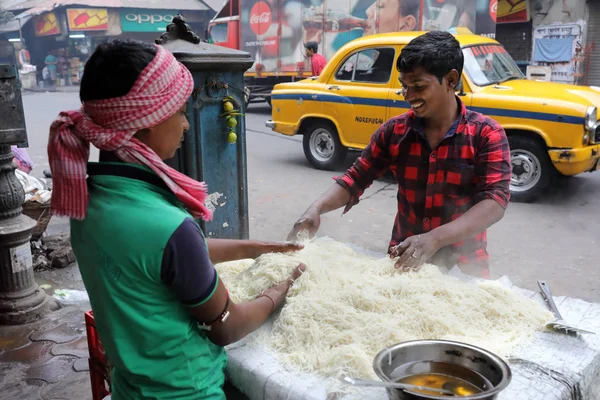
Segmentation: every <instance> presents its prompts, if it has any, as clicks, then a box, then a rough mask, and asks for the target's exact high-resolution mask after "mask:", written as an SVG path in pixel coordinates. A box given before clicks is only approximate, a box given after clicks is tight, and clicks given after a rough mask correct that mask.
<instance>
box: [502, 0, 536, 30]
mask: <svg viewBox="0 0 600 400" xmlns="http://www.w3.org/2000/svg"><path fill="white" fill-rule="evenodd" d="M530 18H531V16H530V14H529V0H498V21H497V22H498V23H499V24H510V23H513V22H527V21H529V19H530Z"/></svg>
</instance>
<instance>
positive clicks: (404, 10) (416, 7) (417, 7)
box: [400, 0, 421, 21]
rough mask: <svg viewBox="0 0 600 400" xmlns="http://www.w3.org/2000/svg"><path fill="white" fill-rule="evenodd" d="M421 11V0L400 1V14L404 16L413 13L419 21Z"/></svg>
mask: <svg viewBox="0 0 600 400" xmlns="http://www.w3.org/2000/svg"><path fill="white" fill-rule="evenodd" d="M420 11H421V0H402V1H401V2H400V15H402V16H403V17H406V16H409V15H412V16H413V17H415V19H416V20H417V21H419V12H420Z"/></svg>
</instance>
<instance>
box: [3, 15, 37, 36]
mask: <svg viewBox="0 0 600 400" xmlns="http://www.w3.org/2000/svg"><path fill="white" fill-rule="evenodd" d="M30 19H31V16H20V15H19V16H17V18H15V19H13V20H11V21H8V22H7V23H5V24H2V25H0V33H8V32H19V28H20V27H23V26H24V25H25V24H26V23H27V21H29V20H30ZM19 20H20V21H21V24H20V25H19Z"/></svg>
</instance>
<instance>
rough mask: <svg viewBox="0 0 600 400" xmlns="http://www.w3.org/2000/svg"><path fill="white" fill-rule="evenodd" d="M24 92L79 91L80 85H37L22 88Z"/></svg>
mask: <svg viewBox="0 0 600 400" xmlns="http://www.w3.org/2000/svg"><path fill="white" fill-rule="evenodd" d="M22 90H23V92H24V93H55V92H59V93H79V86H45V87H43V88H41V87H39V86H36V87H34V88H31V89H25V88H23V89H22Z"/></svg>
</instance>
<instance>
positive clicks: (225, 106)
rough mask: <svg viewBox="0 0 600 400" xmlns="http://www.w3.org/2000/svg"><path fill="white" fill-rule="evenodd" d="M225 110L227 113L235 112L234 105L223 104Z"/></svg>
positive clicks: (228, 102)
mask: <svg viewBox="0 0 600 400" xmlns="http://www.w3.org/2000/svg"><path fill="white" fill-rule="evenodd" d="M223 110H225V112H231V111H233V104H231V102H230V101H226V102H225V103H223Z"/></svg>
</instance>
